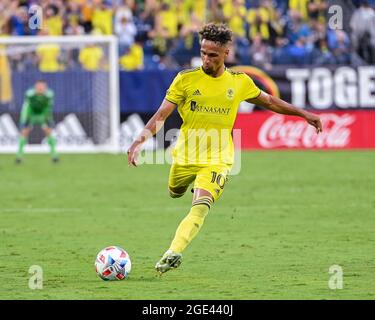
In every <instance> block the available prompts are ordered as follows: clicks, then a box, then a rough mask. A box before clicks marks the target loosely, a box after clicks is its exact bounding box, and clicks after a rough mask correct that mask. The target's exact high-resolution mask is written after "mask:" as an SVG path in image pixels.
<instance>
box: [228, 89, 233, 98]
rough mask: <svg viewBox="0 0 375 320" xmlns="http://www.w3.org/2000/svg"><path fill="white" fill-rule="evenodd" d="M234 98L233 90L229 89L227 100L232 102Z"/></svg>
mask: <svg viewBox="0 0 375 320" xmlns="http://www.w3.org/2000/svg"><path fill="white" fill-rule="evenodd" d="M233 97H234V90H233V89H232V88H229V89H228V91H227V98H228V99H229V100H232V99H233Z"/></svg>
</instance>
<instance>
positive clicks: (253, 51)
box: [250, 35, 272, 70]
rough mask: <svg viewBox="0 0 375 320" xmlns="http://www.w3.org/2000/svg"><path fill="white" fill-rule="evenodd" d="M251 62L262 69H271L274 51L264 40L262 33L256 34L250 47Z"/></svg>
mask: <svg viewBox="0 0 375 320" xmlns="http://www.w3.org/2000/svg"><path fill="white" fill-rule="evenodd" d="M250 58H251V64H252V65H254V66H256V67H259V68H261V69H265V70H270V69H271V67H272V66H271V63H272V52H271V48H270V46H269V45H268V44H267V43H265V42H263V41H262V38H261V36H260V35H256V36H255V37H254V39H253V42H252V44H251V47H250Z"/></svg>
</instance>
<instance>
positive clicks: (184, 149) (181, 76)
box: [165, 67, 261, 165]
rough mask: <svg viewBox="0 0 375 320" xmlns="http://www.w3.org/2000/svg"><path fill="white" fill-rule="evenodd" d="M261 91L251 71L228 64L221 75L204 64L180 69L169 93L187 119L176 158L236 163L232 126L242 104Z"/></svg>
mask: <svg viewBox="0 0 375 320" xmlns="http://www.w3.org/2000/svg"><path fill="white" fill-rule="evenodd" d="M260 92H261V91H260V89H259V88H258V87H257V86H256V85H255V84H254V82H253V80H252V79H251V78H250V77H249V76H248V75H246V74H245V73H243V72H234V71H232V70H230V69H227V68H226V69H225V71H224V72H223V74H222V75H220V76H219V77H217V78H214V77H211V76H209V75H207V74H206V73H205V72H204V71H203V69H202V67H199V68H195V69H188V70H184V71H181V72H180V73H178V74H177V76H176V77H175V78H174V80H173V82H172V84H171V85H170V87H169V89H168V90H167V93H166V96H165V99H166V100H168V101H170V102H172V103H174V104H176V105H177V106H178V107H177V110H178V112H179V114H180V116H181V118H182V121H183V123H182V125H181V128H180V133H179V137H178V139H177V142H176V145H175V147H174V149H173V152H172V156H173V162H174V163H178V164H193V165H194V164H229V165H230V164H233V161H234V146H233V140H232V130H233V125H234V122H235V120H236V116H237V111H238V107H239V104H240V102H241V101H244V100H248V99H252V98H256V97H257V96H259V94H260Z"/></svg>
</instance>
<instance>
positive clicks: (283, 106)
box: [246, 91, 323, 133]
mask: <svg viewBox="0 0 375 320" xmlns="http://www.w3.org/2000/svg"><path fill="white" fill-rule="evenodd" d="M246 101H247V102H249V103H253V104H256V105H259V106H262V107H264V108H266V109H268V110H271V111H273V112H276V113H281V114H286V115H291V116H298V117H301V118H304V119H305V120H306V121H307V122H308V123H309V124H311V125H312V126H314V127H315V129H316V132H317V133H319V132H322V131H323V127H322V122H321V120H320V118H319V116H318V115H316V114H314V113H311V112H308V111H306V110H303V109H301V108H297V107H295V106H293V105H291V104H290V103H288V102H286V101H284V100H282V99H280V98H277V97H275V96H272V95H270V94H268V93H266V92H264V91H261V92H260V95H259V96H258V97H256V98H252V99H248V100H246Z"/></svg>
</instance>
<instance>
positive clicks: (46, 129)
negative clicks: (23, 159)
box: [42, 123, 59, 162]
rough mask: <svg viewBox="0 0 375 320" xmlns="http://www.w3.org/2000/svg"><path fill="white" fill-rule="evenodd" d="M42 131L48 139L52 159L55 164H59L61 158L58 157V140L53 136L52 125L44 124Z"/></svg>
mask: <svg viewBox="0 0 375 320" xmlns="http://www.w3.org/2000/svg"><path fill="white" fill-rule="evenodd" d="M42 129H43V131H44V134H45V135H46V137H47V142H48V144H49V146H50V154H51V157H52V161H53V162H58V161H59V156H58V154H57V152H56V139H55V137H54V136H53V135H52V124H51V123H48V124H44V125H43V126H42Z"/></svg>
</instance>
